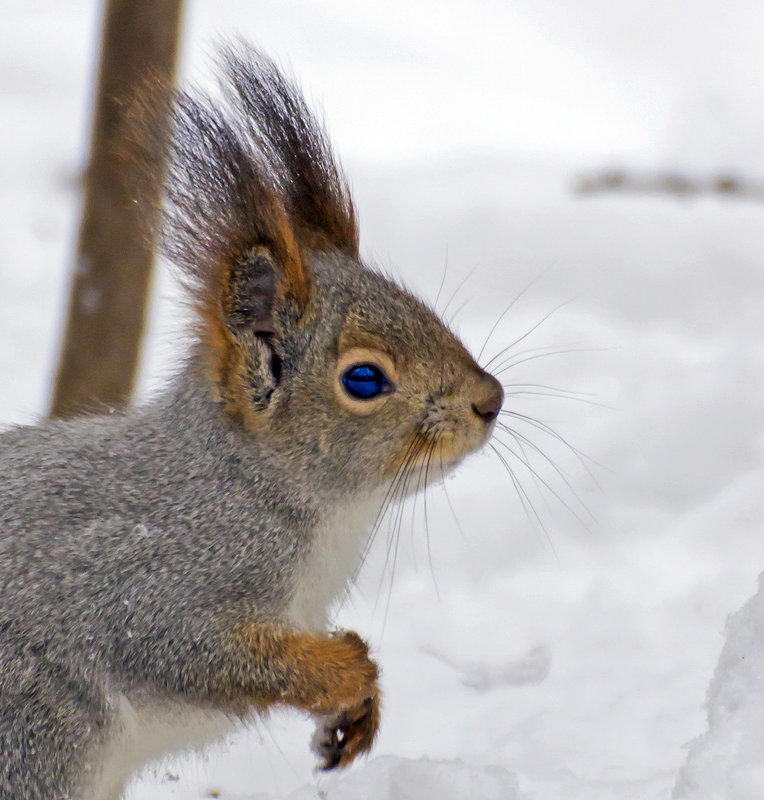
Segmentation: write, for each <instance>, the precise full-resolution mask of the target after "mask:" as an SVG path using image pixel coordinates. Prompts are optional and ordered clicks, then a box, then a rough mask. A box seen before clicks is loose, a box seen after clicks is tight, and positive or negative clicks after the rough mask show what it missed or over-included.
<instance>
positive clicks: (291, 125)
mask: <svg viewBox="0 0 764 800" xmlns="http://www.w3.org/2000/svg"><path fill="white" fill-rule="evenodd" d="M222 61H223V69H224V72H225V75H226V77H227V80H228V83H227V84H224V86H223V89H224V91H226V92H227V95H228V97H229V99H230V101H231V104H232V106H233V107H234V108H235V109H236V111H237V113H238V115H239V118H240V119H241V120H242V122H243V123H244V124H245V125H246V127H247V130H248V132H249V135H250V136H251V138H252V140H253V141H254V142H255V143H256V145H257V147H258V149H259V150H260V152H262V153H263V154H264V155H265V157H266V160H267V161H268V163H269V164H270V166H271V168H272V169H273V170H274V173H275V174H276V176H277V178H278V180H279V182H280V184H281V186H282V189H283V192H284V199H285V206H286V209H287V213H288V215H289V217H290V219H291V221H292V223H293V224H294V225H295V227H297V228H299V229H301V232H302V233H303V235H304V236H307V237H308V238H309V240H310V243H311V244H312V245H314V246H315V245H316V244H318V245H319V246H321V245H323V246H328V247H330V248H333V249H336V250H339V251H341V252H345V253H347V254H349V255H358V228H357V224H356V219H355V211H354V208H353V201H352V198H351V196H350V191H349V188H348V185H347V181H346V179H345V176H344V175H343V173H342V170H341V169H340V167H339V165H338V164H337V162H336V160H335V158H334V156H333V154H332V150H331V145H330V143H329V139H328V137H327V135H326V132H325V131H324V129H323V127H322V126H321V124H320V123H319V122H318V121H317V120H316V118H315V116H314V115H313V114H312V113H311V111H310V109H309V108H308V106H307V104H306V102H305V100H304V98H303V96H302V94H301V93H300V90H299V89H298V88H297V86H296V85H295V84H294V83H293V82H292V81H290V80H288V79H287V78H286V77H285V76H284V74H283V72H281V71H280V70H279V69H278V67H277V66H276V64H275V63H274V62H273V61H271V60H270V59H269V58H268V57H267V56H265V55H263V54H262V53H260V52H259V51H257V50H255V49H253V48H251V47H249V46H247V45H246V44H244V43H240V44H239V45H238V46H228V47H225V48H223V52H222ZM298 238H299V237H298Z"/></svg>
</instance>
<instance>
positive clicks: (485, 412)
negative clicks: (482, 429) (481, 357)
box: [472, 373, 504, 423]
mask: <svg viewBox="0 0 764 800" xmlns="http://www.w3.org/2000/svg"><path fill="white" fill-rule="evenodd" d="M476 394H477V398H476V399H475V400H474V402H473V403H472V410H473V411H474V412H475V413H476V414H477V415H478V416H479V417H480V418H481V419H482V420H483V421H484V422H486V423H488V422H493V420H495V419H496V417H498V416H499V411H501V406H502V404H503V403H504V390H503V389H502V388H501V384H500V383H499V382H498V381H497V380H496V378H494V377H493V375H488V374H487V373H484V374H483V378H482V380H481V381H480V384H479V387H478V390H477V392H476Z"/></svg>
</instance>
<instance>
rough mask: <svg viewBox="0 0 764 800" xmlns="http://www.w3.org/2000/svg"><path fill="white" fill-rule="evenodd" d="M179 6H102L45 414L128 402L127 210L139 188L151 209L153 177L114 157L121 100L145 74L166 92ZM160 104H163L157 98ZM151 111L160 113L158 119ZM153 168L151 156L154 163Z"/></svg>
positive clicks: (134, 280)
mask: <svg viewBox="0 0 764 800" xmlns="http://www.w3.org/2000/svg"><path fill="white" fill-rule="evenodd" d="M181 7H182V0H107V3H106V9H105V17H104V23H103V34H102V45H101V63H100V69H99V77H98V91H97V96H96V107H95V117H94V121H93V133H92V142H91V151H90V162H89V165H88V169H87V173H86V175H85V187H84V188H85V198H84V208H83V215H82V223H81V227H80V235H79V242H78V248H77V259H76V262H75V268H74V275H73V279H72V289H71V297H70V301H69V314H68V318H67V324H66V333H65V337H64V343H63V348H62V353H61V360H60V363H59V366H58V374H57V376H56V384H55V387H54V393H53V401H52V406H51V415H52V416H71V415H73V414H76V413H78V412H80V411H82V410H83V409H88V408H92V407H93V406H96V405H103V404H105V405H108V406H114V405H118V404H121V403H124V402H125V401H127V400H128V399H129V397H130V392H131V390H132V386H133V381H134V377H135V373H136V367H137V362H138V354H139V349H140V341H141V337H142V333H143V326H144V316H145V306H146V298H147V295H148V286H149V277H150V274H151V265H152V261H153V249H154V247H153V241H151V239H150V237H149V236H147V228H149V227H150V226H147V224H146V219H145V214H144V213H143V212H141V211H140V210H139V209H138V208H137V206H136V204H135V203H134V202H133V193H134V187H135V185H137V184H138V183H139V182H142V192H143V194H144V199H145V200H146V201H147V204H148V206H149V207H152V205H153V206H156V205H158V203H157V202H156V200H157V198H158V196H159V192H160V185H161V180H162V174H161V172H162V171H161V169H160V170H157V171H156V173H155V174H154V175H153V176H152V180H151V181H150V185H148V186H147V185H146V181H145V180H143V178H144V177H145V176H143V175H141V176H137V175H136V174H134V173H136V172H137V170H138V166H137V165H135V164H132V163H130V161H128V160H125V158H124V157H123V156H122V153H123V152H124V151H125V149H127V148H126V146H125V145H126V138H127V137H129V136H130V135H131V133H130V132H129V126H128V125H127V121H126V117H127V114H128V110H129V107H130V101H131V100H132V99H133V98H134V97H135V96H136V94H137V93H138V92H139V91H140V89H141V88H142V87H143V86H144V84H145V82H146V79H147V76H149V75H152V76H155V77H156V78H158V79H159V80H158V82H161V84H162V85H165V86H168V87H169V86H172V84H173V78H174V72H175V62H176V53H177V47H178V32H179V28H180V18H181ZM156 99H157V102H158V103H160V105H162V106H164V105H167V104H168V102H169V97H168V96H167V93H166V92H165V95H164V96H163V97H157V98H156ZM159 113H161V109H160V112H159ZM157 163H161V158H157Z"/></svg>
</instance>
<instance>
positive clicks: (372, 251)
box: [0, 0, 764, 800]
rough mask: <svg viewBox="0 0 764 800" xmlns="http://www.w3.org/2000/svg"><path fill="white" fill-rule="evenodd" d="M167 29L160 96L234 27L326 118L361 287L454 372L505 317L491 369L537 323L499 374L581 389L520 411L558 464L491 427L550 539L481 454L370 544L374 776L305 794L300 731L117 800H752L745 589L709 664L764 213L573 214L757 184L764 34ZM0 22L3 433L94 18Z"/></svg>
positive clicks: (57, 290) (341, 25) (270, 733)
mask: <svg viewBox="0 0 764 800" xmlns="http://www.w3.org/2000/svg"><path fill="white" fill-rule="evenodd" d="M186 11H187V20H186V21H187V25H186V31H185V41H184V50H183V69H182V73H183V75H184V77H186V78H191V79H193V80H195V81H197V82H201V83H204V82H205V81H208V80H209V74H210V66H209V58H208V55H209V53H210V51H211V50H212V41H213V40H214V36H215V33H216V31H223V32H229V33H230V32H238V33H240V34H241V35H242V36H244V37H245V38H247V39H251V40H254V41H257V42H259V43H260V44H261V45H262V46H264V47H265V49H267V50H268V51H269V52H272V53H275V54H276V55H278V56H279V57H281V58H282V59H284V60H285V61H288V62H289V63H290V64H291V65H292V67H293V69H294V71H295V72H296V73H297V74H298V75H299V76H300V78H301V80H302V82H303V84H304V85H305V86H306V89H307V92H308V95H309V97H312V98H314V99H319V100H320V101H321V103H322V105H323V108H324V110H325V116H326V119H327V121H328V124H329V127H330V130H331V132H332V134H333V138H334V140H335V142H336V144H337V149H338V151H339V153H340V154H341V156H342V157H343V160H344V163H345V167H346V169H347V172H348V174H349V175H350V178H351V181H352V183H353V186H354V190H355V195H356V200H357V204H358V208H359V213H360V218H361V226H362V239H363V248H364V252H365V253H366V254H368V256H369V258H370V259H372V260H374V261H375V263H377V264H378V265H379V266H380V267H381V268H383V269H386V270H390V271H393V272H394V273H395V274H397V275H399V276H400V277H401V278H402V279H403V280H405V282H406V283H407V284H408V285H410V286H411V287H413V288H414V289H416V290H417V291H419V292H420V293H421V294H422V295H423V296H425V297H426V298H428V299H430V300H432V301H434V300H435V299H436V297H437V296H438V294H439V287H440V285H441V282H442V283H443V289H442V290H441V291H440V297H439V298H438V303H437V305H438V307H439V308H440V309H441V310H444V309H445V311H446V316H448V317H451V316H455V323H454V324H455V326H456V328H457V329H458V330H459V331H460V333H461V334H462V335H463V337H464V338H465V340H466V341H467V342H468V343H469V344H470V345H471V346H472V348H473V350H474V351H475V352H478V351H479V350H480V349H481V346H482V344H483V341H484V340H485V337H486V336H487V334H488V332H489V331H490V329H491V327H492V325H493V324H494V322H495V321H496V319H497V318H498V317H499V316H500V315H501V314H502V312H503V311H504V309H505V308H506V306H507V305H508V304H509V303H510V301H512V300H513V299H515V298H517V301H516V303H515V305H514V306H513V307H512V309H511V310H510V312H509V313H508V314H507V315H506V317H505V318H504V319H503V320H502V322H501V324H500V325H499V327H498V328H497V330H496V332H495V333H494V334H493V336H492V337H491V340H490V342H489V343H488V345H487V346H486V349H485V355H484V357H483V361H487V360H488V359H490V358H491V357H492V356H493V355H494V354H495V353H497V352H499V351H500V350H501V348H502V347H505V346H506V345H508V344H509V343H510V342H512V341H514V340H515V339H518V338H520V337H522V336H524V334H526V332H528V331H529V330H531V329H532V328H533V327H534V326H535V325H536V324H537V323H539V322H540V321H541V320H542V319H544V318H545V317H546V316H547V315H549V314H550V312H553V313H551V316H549V317H548V319H545V320H544V321H543V322H542V323H541V324H540V325H539V326H538V327H537V328H535V329H533V330H532V332H531V333H530V334H529V335H528V336H527V338H525V339H523V340H522V341H521V342H519V343H518V345H517V346H516V348H515V351H522V350H526V349H528V348H545V347H550V348H554V349H559V350H561V351H563V352H561V353H559V354H557V355H552V354H550V355H544V357H541V358H538V359H535V360H527V361H525V362H524V363H520V364H517V366H515V367H513V368H512V369H510V370H508V371H507V372H505V373H503V375H502V378H503V379H504V380H505V381H507V382H508V383H509V382H511V383H513V384H529V383H532V384H540V385H542V386H543V387H547V386H553V387H560V388H561V389H563V390H567V391H569V392H579V393H582V394H576V395H572V396H571V397H570V398H568V397H556V396H547V395H549V394H552V395H554V394H556V392H554V391H553V390H549V389H546V388H536V389H534V388H531V387H528V386H515V387H513V389H511V390H510V391H514V392H528V391H537V392H541V393H542V394H527V393H526V394H509V395H508V401H507V402H508V408H511V409H512V410H516V411H519V412H521V413H523V414H529V415H531V416H532V417H534V418H536V419H541V420H544V421H546V422H548V423H549V424H550V425H552V426H553V428H554V429H555V430H557V431H559V433H560V434H561V436H562V437H564V439H565V440H566V441H567V442H569V443H570V445H571V446H572V447H573V448H576V452H574V451H573V450H571V449H570V448H569V447H567V446H566V445H565V444H564V443H563V442H561V441H560V440H558V439H555V438H554V437H553V436H552V435H550V434H549V433H547V432H545V431H543V430H541V429H539V428H538V427H534V426H533V425H532V424H530V423H527V422H523V421H520V420H515V424H516V426H517V430H518V431H519V432H520V433H522V434H523V435H524V436H526V437H527V438H528V439H530V440H531V441H532V442H533V443H534V444H535V445H536V446H537V447H540V448H542V449H543V450H544V452H546V453H548V455H549V457H550V459H551V460H552V461H553V462H554V463H555V464H556V465H558V466H559V469H560V471H561V473H562V474H559V473H558V472H557V471H555V469H554V468H553V467H552V466H551V465H550V463H549V462H547V461H546V460H545V459H544V458H543V457H542V456H540V455H539V454H538V453H536V452H535V451H534V450H533V447H532V446H530V445H528V444H525V445H524V446H525V451H526V457H527V458H529V459H530V460H531V461H532V464H533V466H534V468H535V469H536V471H537V472H538V473H539V474H540V478H537V479H535V480H534V478H533V476H532V475H530V474H529V473H528V471H527V470H526V469H525V468H524V467H523V466H522V464H521V463H520V462H519V461H518V460H517V459H514V460H513V465H514V468H515V469H516V472H517V475H518V477H519V478H520V479H521V481H522V485H523V487H524V488H525V490H526V491H527V492H528V494H529V496H530V498H531V500H532V502H533V506H534V507H535V509H536V510H537V513H538V515H539V517H540V521H539V520H537V519H536V518H535V517H534V515H533V512H532V511H529V512H528V514H529V515H530V519H529V518H528V515H527V514H526V513H525V510H524V508H523V503H522V502H521V501H520V500H519V499H518V495H517V492H516V491H515V489H514V487H513V485H512V483H511V480H510V478H509V477H508V475H507V474H506V472H505V470H504V468H503V466H502V464H501V462H500V461H499V459H498V458H497V457H496V456H495V455H494V453H492V452H491V451H490V450H487V451H486V452H485V453H482V454H480V455H478V456H476V457H475V458H473V459H472V460H471V461H469V462H468V463H467V464H466V465H465V466H464V467H463V469H461V470H460V471H459V472H458V473H457V475H456V476H454V477H453V478H452V479H449V480H448V481H447V483H446V484H445V490H444V488H443V487H440V488H435V489H433V490H432V491H431V492H428V495H427V497H426V515H425V512H424V499H423V498H421V497H420V498H419V499H418V500H417V502H416V505H415V507H414V506H409V507H408V508H407V510H406V513H405V514H404V516H403V525H402V528H401V532H400V547H399V548H398V556H397V559H395V563H394V564H393V561H394V559H393V557H392V555H390V557H389V558H388V557H387V553H388V549H389V547H388V543H390V542H392V539H393V537H394V535H395V531H394V530H392V529H390V530H387V529H383V531H382V534H383V535H382V537H381V539H380V541H379V542H378V543H377V546H376V549H375V552H374V557H373V558H372V560H371V563H370V564H369V566H368V568H367V569H366V570H365V572H364V574H363V575H362V576H361V579H360V581H359V585H358V587H357V589H356V590H355V591H354V593H353V595H352V597H351V600H350V601H349V602H348V603H346V604H345V605H344V606H343V607H342V608H341V609H340V610H339V612H338V616H337V623H338V624H339V625H342V626H346V627H352V628H354V629H356V630H358V631H359V632H361V633H362V635H364V636H365V637H366V638H368V639H369V641H370V642H371V644H372V648H373V650H374V652H375V654H376V656H377V658H378V659H379V662H380V664H381V666H382V683H383V690H384V708H383V725H382V731H381V735H380V738H379V742H378V744H377V747H376V748H375V752H374V754H373V755H372V757H371V758H370V759H368V760H367V761H365V762H363V763H360V764H358V765H355V766H354V767H353V768H352V769H351V770H350V771H349V772H348V773H346V774H341V775H325V774H323V773H314V772H313V761H312V756H311V754H310V751H309V741H310V737H311V726H310V723H309V722H308V721H306V720H303V719H301V718H300V717H298V716H297V715H294V714H278V715H273V717H272V718H271V719H269V720H259V721H257V722H256V723H255V724H254V725H253V727H252V729H251V730H249V731H245V730H242V731H240V732H239V733H237V734H236V736H235V737H233V738H232V740H231V741H230V742H229V743H228V744H227V745H226V746H225V747H219V748H213V749H212V750H210V751H208V752H206V753H205V754H203V755H197V754H192V755H189V756H187V757H185V758H183V759H180V760H176V761H173V762H169V763H168V764H165V765H162V766H160V767H157V768H155V769H153V770H149V771H148V772H147V774H146V775H145V776H143V777H141V778H140V779H139V780H138V781H136V782H135V784H134V785H133V787H132V789H131V791H130V795H129V796H130V800H149V798H151V799H152V800H170V799H171V798H184V800H185V799H187V798H191V799H193V798H197V797H198V798H202V797H210V796H219V797H221V798H226V800H231V799H232V798H237V799H238V800H244V798H247V800H252V798H258V800H283V799H284V798H289V800H303V798H308V797H311V798H312V797H325V798H328V799H329V800H335V799H339V798H344V797H364V798H369V799H370V800H376V798H405V797H409V796H410V797H442V798H445V800H450V798H457V797H458V798H462V797H485V798H492V797H501V798H508V800H512V799H513V798H515V797H522V798H526V800H542V798H543V800H563V798H564V800H579V799H580V800H599V798H602V799H603V800H605V798H607V800H625V799H626V798H629V800H653V799H654V798H669V797H671V796H672V793H674V794H675V796H676V797H677V798H687V799H688V800H705V798H732V800H738V799H739V800H748V798H753V797H759V796H761V795H762V791H764V774H762V766H761V765H762V764H764V760H762V758H761V755H760V754H761V752H762V747H761V745H762V742H761V737H762V733H761V731H763V730H764V693H763V691H762V687H761V677H760V675H761V674H762V671H764V664H762V659H764V648H763V647H762V644H761V641H762V638H761V636H760V635H759V631H760V628H761V624H762V622H761V620H762V619H764V608H763V607H762V606H763V605H764V600H763V599H762V595H757V596H756V597H755V598H754V599H753V600H750V601H749V602H748V604H747V605H745V606H744V607H743V610H742V611H740V612H738V613H737V614H735V615H734V616H733V617H732V618H731V619H730V621H729V623H728V625H727V628H726V644H725V638H724V636H725V634H724V631H725V620H726V619H727V616H728V615H729V614H730V613H731V612H733V611H734V610H735V609H738V608H740V607H741V606H743V604H744V603H745V602H746V601H747V600H748V598H749V597H750V596H751V595H752V594H753V593H754V592H755V589H756V579H757V576H758V574H759V573H760V572H761V571H762V569H764V537H763V536H762V531H761V526H762V520H764V492H762V491H761V487H762V485H764V377H763V376H764V325H762V319H763V318H764V303H763V302H762V299H761V298H762V297H764V269H762V259H764V256H763V255H762V254H764V224H763V223H762V215H763V214H764V208H763V207H762V206H761V205H757V204H756V203H753V202H746V201H742V200H737V199H735V198H734V197H733V198H723V197H713V196H701V197H698V198H695V199H691V200H684V201H683V200H677V199H675V198H672V197H661V196H636V195H628V194H623V193H620V194H612V195H608V194H598V195H592V196H586V197H584V196H581V195H577V194H575V193H574V192H572V187H573V186H574V185H575V183H576V181H577V179H578V178H579V177H580V176H581V175H582V174H586V173H587V172H588V171H589V170H598V169H601V168H603V167H608V166H609V165H613V164H615V165H619V166H622V167H625V168H627V169H628V168H633V169H636V170H639V169H646V170H650V171H655V170H662V169H665V170H687V171H688V173H689V174H691V175H692V176H699V177H701V178H706V177H709V176H712V175H714V174H717V173H719V172H721V171H732V172H735V173H738V174H741V175H743V176H744V177H746V178H750V179H752V180H758V181H759V182H761V180H762V178H764V136H762V135H761V130H762V128H763V127H764V119H762V117H763V116H764V110H763V107H762V104H761V103H760V100H759V92H760V86H761V85H762V78H764V74H763V73H764V57H763V56H762V50H761V46H760V42H761V41H762V38H763V36H764V7H762V5H761V4H760V3H758V2H756V1H755V0H747V1H746V0H731V2H727V3H721V2H718V1H717V0H709V2H704V3H702V4H698V3H697V2H690V0H680V1H679V2H675V3H671V4H660V3H644V2H641V3H637V2H636V0H624V2H622V3H619V4H618V5H617V7H616V6H614V5H613V4H612V3H605V2H604V0H579V2H577V3H575V4H560V3H555V2H552V0H518V1H517V2H513V3H511V4H507V3H498V2H491V0H482V2H479V3H476V2H474V0H472V2H469V3H468V2H467V0H448V2H444V0H440V2H437V3H436V2H435V0H432V1H431V2H430V0H423V2H420V3H416V4H411V3H410V2H404V0H392V2H390V3H388V4H386V6H385V12H384V13H379V12H378V11H375V10H374V8H373V6H371V5H368V6H367V5H366V4H359V3H353V2H351V1H350V0H331V2H321V3H318V2H314V1H312V0H291V1H290V2H285V3H281V4H278V5H274V4H265V3H253V2H251V0H247V2H244V0H217V2H215V3H212V2H209V0H197V2H195V3H188V4H187V10H186ZM4 12H5V13H4V18H5V25H4V26H3V29H2V32H1V33H0V37H1V38H0V53H1V54H2V55H0V83H1V84H2V88H3V97H4V100H3V107H4V120H5V125H4V126H3V130H2V134H1V135H0V163H1V164H2V174H3V183H2V186H0V218H2V220H3V225H4V227H3V235H2V236H0V287H2V289H1V293H0V374H2V375H3V384H2V385H3V391H2V392H0V420H2V423H4V424H10V423H16V422H26V421H30V420H32V419H34V417H35V416H36V415H40V414H42V413H44V412H45V408H46V405H47V399H48V395H49V387H50V380H51V374H52V370H53V369H54V366H55V362H56V357H57V342H58V336H59V335H60V330H61V326H62V317H63V313H64V309H65V306H66V292H67V281H68V277H67V269H68V267H69V262H70V260H71V257H72V252H73V247H74V245H73V242H74V237H75V235H76V220H77V214H78V210H79V197H78V193H77V187H78V179H77V175H78V174H79V171H80V169H81V166H82V163H83V159H84V153H85V150H86V145H85V133H86V131H87V119H88V98H89V93H90V87H89V83H90V81H91V77H92V74H91V69H92V66H93V61H94V42H95V36H96V33H97V30H98V26H99V13H100V12H99V9H98V7H97V4H95V3H94V2H92V0H87V1H86V0H70V2H68V3H66V4H57V3H53V2H51V0H25V2H23V3H22V2H20V0H10V2H7V3H6V5H5V8H4ZM154 289H155V291H154V295H155V302H154V305H153V308H152V311H151V320H150V335H149V339H148V342H147V345H146V348H145V353H144V363H143V367H142V372H141V394H142V395H143V396H145V395H146V394H147V393H149V392H151V391H155V390H156V389H157V387H158V386H161V382H162V379H163V377H164V376H166V374H167V370H168V365H171V364H172V363H173V361H174V360H175V359H177V357H178V353H179V351H182V348H183V343H184V334H183V329H184V325H185V311H184V309H183V307H182V304H180V303H179V302H178V297H179V295H178V292H177V290H176V289H175V288H174V286H173V284H172V283H171V281H170V280H169V278H168V274H167V271H166V270H165V269H163V270H161V271H160V272H159V273H158V275H157V279H156V281H155V287H154ZM524 290H525V291H524ZM452 295H454V297H453V299H451V300H450V299H449V298H451V296H452ZM518 295H521V296H519V297H518ZM563 304H564V305H563ZM558 306H561V307H559V308H558ZM555 309H557V310H555ZM512 352H514V351H512ZM546 352H547V351H544V350H537V351H533V352H529V353H527V357H531V356H534V355H542V354H544V353H546ZM499 438H500V439H502V440H503V441H504V442H506V444H507V445H508V446H510V447H512V448H513V449H514V450H515V451H516V452H518V447H517V443H516V442H514V443H513V442H512V441H511V440H510V439H509V438H508V437H507V436H506V435H503V434H500V436H499ZM497 447H498V448H499V450H500V452H502V454H503V455H505V456H506V457H508V458H510V459H513V458H514V457H513V456H511V455H509V454H508V452H507V451H506V449H503V447H504V446H502V445H497ZM577 451H581V452H583V453H585V454H586V456H581V457H580V458H579V456H578V452H577ZM519 455H520V456H523V454H522V453H519ZM589 459H592V460H593V461H590V460H589ZM582 462H583V463H582ZM594 462H596V463H594ZM589 469H590V470H591V471H592V473H593V475H594V478H595V479H596V481H595V480H593V479H592V477H591V476H590V475H589V473H588V470H589ZM542 481H543V482H546V483H547V484H548V485H549V487H551V490H553V491H551V490H550V488H547V487H546V486H545V485H544V483H543V482H542ZM446 493H447V494H446ZM556 495H557V496H556ZM558 496H559V499H558ZM577 497H578V498H580V499H581V501H583V504H584V505H585V506H586V508H584V507H583V506H582V505H581V503H579V501H578V499H577ZM561 500H562V501H564V502H561ZM587 509H588V511H587ZM589 512H591V515H593V517H594V519H592V518H591V516H590V514H589ZM542 523H543V527H542ZM392 550H395V548H394V547H393V548H392ZM720 653H721V659H720ZM743 657H744V658H743ZM717 662H718V665H717ZM714 670H716V671H714ZM712 675H713V676H714V677H713V680H712ZM709 681H711V686H710V689H708V684H709ZM706 702H707V709H706V707H705V706H704V703H706ZM690 743H692V744H690ZM215 792H217V793H218V795H214V794H213V793H215ZM406 792H408V794H406Z"/></svg>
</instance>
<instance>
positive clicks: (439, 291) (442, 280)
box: [432, 245, 448, 314]
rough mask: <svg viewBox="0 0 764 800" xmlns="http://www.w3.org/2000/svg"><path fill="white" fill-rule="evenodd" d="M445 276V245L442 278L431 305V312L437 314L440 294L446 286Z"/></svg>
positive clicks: (446, 268) (446, 269)
mask: <svg viewBox="0 0 764 800" xmlns="http://www.w3.org/2000/svg"><path fill="white" fill-rule="evenodd" d="M446 275H448V245H446V261H445V263H444V264H443V277H442V278H441V279H440V286H438V293H437V294H436V295H435V302H434V303H433V304H432V308H433V311H435V313H436V314H437V313H438V300H440V293H441V292H442V291H443V287H444V286H445V285H446Z"/></svg>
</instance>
